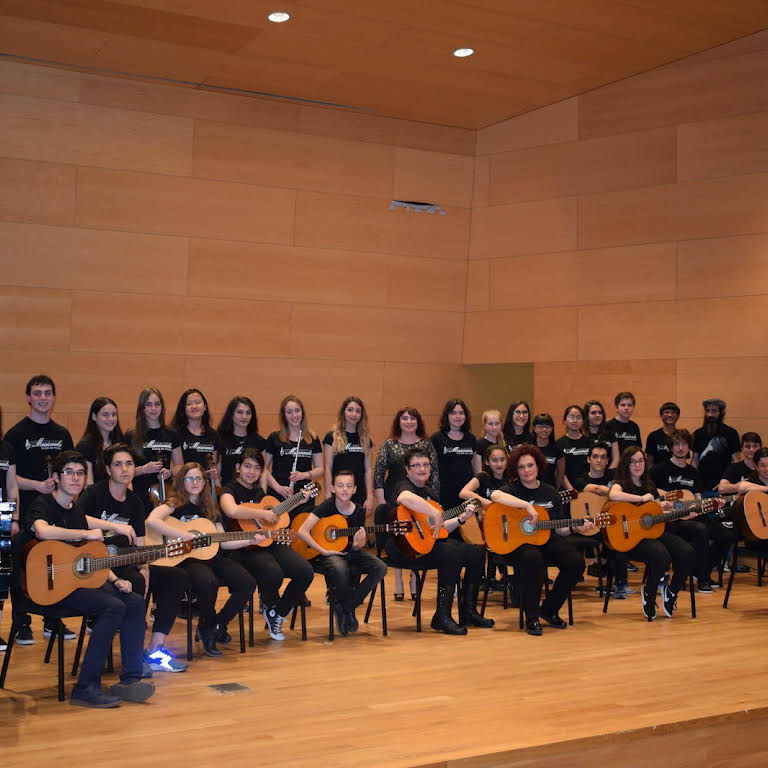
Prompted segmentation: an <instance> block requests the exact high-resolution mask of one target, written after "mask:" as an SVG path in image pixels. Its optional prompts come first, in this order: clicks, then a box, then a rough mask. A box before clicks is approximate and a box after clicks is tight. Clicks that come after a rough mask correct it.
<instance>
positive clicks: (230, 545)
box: [216, 523, 264, 549]
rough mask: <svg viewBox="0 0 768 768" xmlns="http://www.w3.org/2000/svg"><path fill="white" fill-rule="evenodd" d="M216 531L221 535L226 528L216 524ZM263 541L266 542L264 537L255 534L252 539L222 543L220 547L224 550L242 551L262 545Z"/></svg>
mask: <svg viewBox="0 0 768 768" xmlns="http://www.w3.org/2000/svg"><path fill="white" fill-rule="evenodd" d="M216 530H217V531H218V532H219V533H225V531H224V526H223V525H222V524H221V523H216ZM262 541H264V537H263V536H262V535H261V534H260V533H254V534H253V536H252V538H250V539H242V540H240V541H222V542H221V543H220V545H219V546H221V548H222V549H242V548H243V547H252V546H253V545H254V544H261V542H262Z"/></svg>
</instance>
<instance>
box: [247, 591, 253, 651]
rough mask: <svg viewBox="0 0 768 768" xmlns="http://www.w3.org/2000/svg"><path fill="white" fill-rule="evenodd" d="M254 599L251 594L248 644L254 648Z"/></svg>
mask: <svg viewBox="0 0 768 768" xmlns="http://www.w3.org/2000/svg"><path fill="white" fill-rule="evenodd" d="M253 600H254V597H253V595H251V599H250V600H249V601H248V645H249V646H250V647H251V648H253V646H254V637H253Z"/></svg>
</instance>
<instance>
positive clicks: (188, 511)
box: [171, 501, 205, 523]
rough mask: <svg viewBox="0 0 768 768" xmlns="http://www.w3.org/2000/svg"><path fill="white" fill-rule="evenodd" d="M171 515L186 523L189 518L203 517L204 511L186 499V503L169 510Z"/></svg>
mask: <svg viewBox="0 0 768 768" xmlns="http://www.w3.org/2000/svg"><path fill="white" fill-rule="evenodd" d="M171 517H175V518H176V519H177V520H179V521H181V522H182V523H188V522H189V521H190V520H197V519H198V518H199V517H205V512H204V511H203V508H202V507H200V506H198V505H197V504H193V503H192V502H191V501H188V502H187V503H186V504H182V505H181V506H180V507H176V508H175V509H174V510H173V511H172V512H171Z"/></svg>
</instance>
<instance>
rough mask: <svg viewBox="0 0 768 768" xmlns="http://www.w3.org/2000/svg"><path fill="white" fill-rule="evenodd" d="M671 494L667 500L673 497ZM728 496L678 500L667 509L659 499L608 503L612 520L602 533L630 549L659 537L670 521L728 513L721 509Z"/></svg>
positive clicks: (619, 546) (617, 545)
mask: <svg viewBox="0 0 768 768" xmlns="http://www.w3.org/2000/svg"><path fill="white" fill-rule="evenodd" d="M672 493H680V494H682V493H685V491H677V492H676V491H673V492H672ZM671 495H672V494H667V499H666V500H667V501H668V500H669V496H671ZM726 500H727V499H726V498H724V497H721V496H716V497H714V498H711V499H702V500H701V501H697V500H695V499H694V500H692V501H682V500H678V501H674V502H672V503H673V505H674V509H673V510H672V511H671V512H664V510H663V509H662V507H661V504H659V502H658V501H646V502H644V503H642V504H633V503H631V502H629V501H617V502H611V503H609V504H608V505H607V506H606V508H605V509H606V511H608V512H610V515H611V518H612V520H611V522H610V524H609V525H608V526H606V527H605V528H603V530H602V535H603V540H604V541H605V543H606V544H607V545H608V546H609V547H610V548H611V549H614V550H616V551H617V552H629V550H630V549H632V548H633V547H635V546H637V545H638V544H639V543H640V542H641V541H642V540H643V539H658V538H659V536H661V534H662V533H664V528H665V526H666V524H667V523H671V522H673V521H675V520H681V519H682V518H684V517H688V516H689V515H690V514H692V513H694V514H697V515H704V514H707V513H709V512H718V514H720V515H721V516H724V515H725V514H726V512H725V511H724V510H720V511H718V506H719V505H720V503H721V502H723V501H726Z"/></svg>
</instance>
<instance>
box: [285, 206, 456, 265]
mask: <svg viewBox="0 0 768 768" xmlns="http://www.w3.org/2000/svg"><path fill="white" fill-rule="evenodd" d="M389 203H390V200H385V199H378V200H377V199H374V198H364V197H352V196H348V195H330V194H320V193H316V192H306V191H301V192H299V194H298V198H297V201H296V234H295V242H296V245H303V246H308V247H310V248H340V249H345V250H346V249H349V250H355V251H377V252H379V253H392V254H400V255H403V256H432V257H439V258H444V259H448V258H450V259H466V257H467V246H468V243H469V220H470V212H469V210H468V209H465V208H448V209H447V215H446V216H440V215H439V214H437V213H434V214H428V213H416V212H414V211H405V210H404V209H397V210H395V211H390V210H389Z"/></svg>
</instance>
